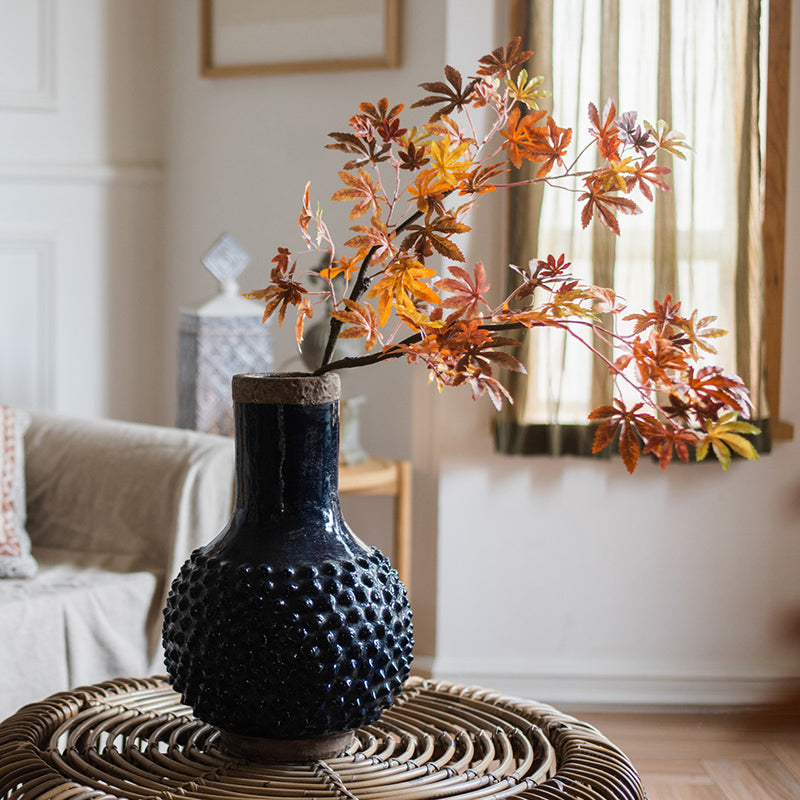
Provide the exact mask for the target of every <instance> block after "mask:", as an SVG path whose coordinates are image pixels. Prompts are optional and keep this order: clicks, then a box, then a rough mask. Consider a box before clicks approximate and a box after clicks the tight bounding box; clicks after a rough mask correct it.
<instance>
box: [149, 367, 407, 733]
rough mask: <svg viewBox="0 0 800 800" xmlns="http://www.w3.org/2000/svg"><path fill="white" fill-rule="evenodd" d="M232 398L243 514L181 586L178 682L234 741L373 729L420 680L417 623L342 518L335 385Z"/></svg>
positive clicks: (168, 614) (172, 597) (265, 378)
mask: <svg viewBox="0 0 800 800" xmlns="http://www.w3.org/2000/svg"><path fill="white" fill-rule="evenodd" d="M233 399H234V416H235V441H236V500H235V506H234V511H233V515H232V518H231V520H230V522H229V524H228V525H227V527H226V528H225V529H224V530H223V531H222V533H221V534H220V535H219V536H218V537H217V538H216V539H214V541H212V542H211V543H210V544H208V545H206V546H205V547H201V548H200V549H198V550H196V551H195V552H194V553H193V554H192V555H191V557H190V558H189V560H188V561H187V562H186V563H185V564H184V565H183V567H182V568H181V571H180V573H179V575H178V576H177V577H176V578H175V580H174V581H173V583H172V587H171V590H170V594H169V597H168V600H167V605H166V608H165V610H164V628H163V644H164V652H165V663H166V667H167V672H168V674H169V677H170V681H171V683H172V685H173V687H174V688H175V690H176V691H178V692H180V693H181V696H182V699H183V702H185V703H186V704H187V705H189V706H191V707H192V709H193V710H194V712H195V715H196V716H197V717H198V718H199V719H201V720H203V721H205V722H208V723H209V724H212V725H215V726H216V727H218V728H220V729H222V730H223V731H225V732H228V733H230V734H234V735H236V736H241V737H260V738H264V739H276V740H297V739H310V738H315V737H325V736H330V735H332V734H336V733H339V732H343V731H350V730H354V729H355V728H358V727H360V726H362V725H366V724H369V723H370V722H374V721H375V720H376V719H378V717H379V716H380V715H381V713H382V712H383V711H384V710H385V709H386V708H388V707H389V706H390V705H391V704H392V702H393V699H394V697H395V696H396V695H397V694H398V693H399V692H400V690H401V689H402V685H403V682H404V681H405V680H406V678H407V677H408V675H409V668H410V664H411V660H412V658H413V656H412V649H413V625H412V622H411V609H410V606H409V603H408V598H407V596H406V592H405V588H404V587H403V584H402V583H401V582H400V580H399V577H398V575H397V572H396V571H395V570H394V569H393V568H392V566H391V564H390V563H389V561H388V559H387V558H386V557H385V556H384V555H383V554H382V553H381V552H380V551H379V550H378V549H376V548H375V547H370V546H368V545H366V544H364V543H363V542H362V541H361V540H360V539H359V538H358V537H357V536H355V535H354V534H353V532H352V531H351V530H350V528H349V527H348V526H347V524H346V523H345V521H344V519H343V517H342V513H341V509H340V505H339V495H338V437H339V406H338V399H339V380H338V376H336V375H325V376H321V377H311V376H307V375H237V376H234V379H233Z"/></svg>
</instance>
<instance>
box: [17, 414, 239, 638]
mask: <svg viewBox="0 0 800 800" xmlns="http://www.w3.org/2000/svg"><path fill="white" fill-rule="evenodd" d="M31 417H32V419H31V425H30V427H29V429H28V431H27V433H26V435H25V456H26V459H25V474H26V490H27V507H28V523H27V528H28V532H29V534H30V536H31V541H32V543H33V549H34V554H35V555H36V557H37V558H38V559H40V560H42V561H44V562H45V563H47V562H48V561H50V562H52V561H54V560H55V561H65V560H66V561H70V562H72V563H76V564H79V565H91V566H98V567H101V568H103V569H109V570H112V571H119V572H135V571H144V570H146V571H148V572H152V573H154V574H155V575H156V577H157V579H158V588H157V590H156V598H155V601H154V606H158V607H157V608H155V609H154V617H153V620H152V623H153V625H156V624H158V620H157V619H156V616H158V615H159V614H160V608H161V606H160V605H159V603H160V602H161V600H162V599H163V597H164V596H165V594H166V590H167V588H168V585H169V581H170V580H171V578H172V576H174V575H175V574H176V573H177V571H178V570H179V568H180V565H181V564H182V563H183V561H184V560H185V559H186V558H187V556H188V554H189V553H190V552H191V551H192V550H193V549H195V548H196V547H199V546H200V545H202V544H205V543H206V542H208V541H210V540H211V539H212V538H213V537H214V536H216V535H217V534H218V533H219V532H220V531H221V530H222V528H223V527H224V526H225V524H226V523H227V521H228V519H229V518H230V513H231V508H232V499H233V480H234V478H233V476H234V452H233V440H232V439H229V438H226V437H221V436H212V435H209V434H202V433H197V432H195V431H186V430H178V429H174V428H162V427H157V426H152V425H140V424H135V423H127V422H113V421H109V420H85V419H73V418H69V417H63V416H59V415H55V414H52V413H47V412H32V414H31Z"/></svg>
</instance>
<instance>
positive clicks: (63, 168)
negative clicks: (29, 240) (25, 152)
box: [0, 163, 164, 184]
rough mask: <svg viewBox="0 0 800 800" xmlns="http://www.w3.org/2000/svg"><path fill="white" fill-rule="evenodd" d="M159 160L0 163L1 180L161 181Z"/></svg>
mask: <svg viewBox="0 0 800 800" xmlns="http://www.w3.org/2000/svg"><path fill="white" fill-rule="evenodd" d="M163 177H164V170H163V167H162V166H161V165H160V164H77V163H75V164H64V163H36V164H33V163H30V164H23V163H18V164H10V163H6V164H3V163H0V184H2V183H24V184H29V183H30V184H42V183H44V184H47V183H52V184H65V183H83V184H112V183H115V184H158V183H161V181H162V180H163Z"/></svg>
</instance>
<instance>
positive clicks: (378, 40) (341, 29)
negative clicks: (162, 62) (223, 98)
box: [200, 0, 401, 78]
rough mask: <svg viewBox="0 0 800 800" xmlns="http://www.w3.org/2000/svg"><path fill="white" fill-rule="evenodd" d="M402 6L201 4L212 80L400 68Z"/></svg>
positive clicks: (240, 0)
mask: <svg viewBox="0 0 800 800" xmlns="http://www.w3.org/2000/svg"><path fill="white" fill-rule="evenodd" d="M400 4H401V0H335V1H334V0H326V1H325V2H320V1H319V0H288V2H287V0H200V73H201V75H203V76H205V77H209V78H222V77H234V76H237V75H259V74H268V73H281V72H284V73H285V72H313V71H339V70H350V69H376V68H381V67H386V68H390V67H395V66H398V65H399V63H400Z"/></svg>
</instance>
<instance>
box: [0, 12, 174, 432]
mask: <svg viewBox="0 0 800 800" xmlns="http://www.w3.org/2000/svg"><path fill="white" fill-rule="evenodd" d="M156 9H157V2H156V0H146V1H144V2H142V0H115V2H114V3H109V2H105V1H104V0H74V2H70V3H69V4H65V3H59V2H57V0H32V1H31V2H26V3H20V2H18V0H0V18H2V20H3V26H2V30H1V31H0V344H1V345H2V347H0V402H6V403H11V404H17V405H22V406H27V407H37V408H52V409H56V410H58V411H61V412H64V413H69V414H75V415H81V416H112V417H120V418H127V419H141V420H149V421H155V420H156V419H157V418H158V417H159V415H160V414H159V405H160V403H161V397H160V393H159V391H158V383H157V382H153V380H152V377H151V376H152V375H153V374H156V375H160V374H161V372H162V363H161V355H160V354H161V350H160V335H159V334H160V326H161V321H162V314H161V313H160V284H161V271H160V269H159V263H160V261H159V260H160V257H161V233H160V222H161V220H160V214H159V199H160V181H161V169H160V165H159V163H158V162H159V159H160V152H161V138H160V135H161V129H162V125H161V114H160V106H159V103H158V98H159V92H158V91H157V85H158V75H159V58H158V55H159V54H160V52H161V48H160V45H159V42H158V41H157V35H158V24H157V12H156Z"/></svg>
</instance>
